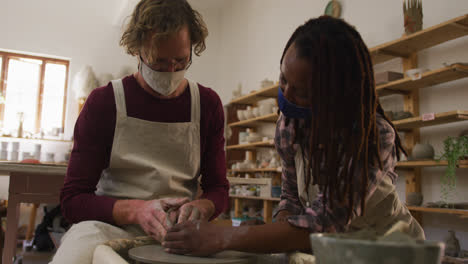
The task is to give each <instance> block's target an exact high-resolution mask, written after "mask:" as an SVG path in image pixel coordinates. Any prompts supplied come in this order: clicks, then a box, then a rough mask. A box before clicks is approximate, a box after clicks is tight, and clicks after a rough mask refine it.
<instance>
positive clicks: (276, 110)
mask: <svg viewBox="0 0 468 264" xmlns="http://www.w3.org/2000/svg"><path fill="white" fill-rule="evenodd" d="M278 110H279V107H277V106H273V108H272V111H273V114H276V113H278Z"/></svg>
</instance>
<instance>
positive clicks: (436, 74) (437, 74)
mask: <svg viewBox="0 0 468 264" xmlns="http://www.w3.org/2000/svg"><path fill="white" fill-rule="evenodd" d="M466 77H468V65H463V64H454V65H451V66H447V67H443V68H441V69H437V70H433V71H428V72H425V73H423V74H422V75H421V79H419V80H414V81H413V80H412V79H411V78H410V77H405V78H403V79H400V80H396V81H393V82H389V83H386V84H382V85H378V86H377V87H376V90H377V93H378V95H379V96H387V95H392V94H408V93H410V92H411V91H413V90H416V89H419V88H425V87H428V86H432V85H437V84H441V83H446V82H450V81H455V80H458V79H462V78H466Z"/></svg>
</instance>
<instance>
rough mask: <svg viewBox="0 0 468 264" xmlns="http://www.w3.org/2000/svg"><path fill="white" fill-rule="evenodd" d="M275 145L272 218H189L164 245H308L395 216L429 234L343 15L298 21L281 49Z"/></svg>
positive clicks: (194, 249) (385, 225) (384, 225)
mask: <svg viewBox="0 0 468 264" xmlns="http://www.w3.org/2000/svg"><path fill="white" fill-rule="evenodd" d="M280 69H281V75H280V85H279V86H280V88H279V91H278V102H279V108H280V111H281V115H280V117H279V119H278V122H277V127H276V136H275V144H276V149H277V151H278V153H279V154H280V156H281V159H282V163H283V164H282V165H283V172H282V195H281V202H280V205H279V209H278V210H277V213H276V222H275V223H272V224H265V225H259V226H241V227H220V226H216V225H212V224H209V223H201V222H189V223H184V224H181V225H178V226H175V227H174V228H173V229H172V230H170V231H169V232H168V234H167V235H166V237H165V242H163V246H164V247H165V248H166V250H167V251H168V252H172V253H178V254H193V255H206V254H211V253H214V252H218V251H221V250H226V249H229V250H240V251H248V252H262V253H266V252H287V251H293V250H310V243H309V234H310V233H317V232H328V233H330V232H332V233H333V232H352V231H358V230H361V229H372V230H375V232H376V233H377V234H378V235H382V234H384V233H385V232H386V231H388V230H389V229H390V228H391V227H392V226H393V225H394V224H395V223H397V222H399V221H403V222H405V223H407V224H408V230H407V232H408V234H409V235H411V236H412V237H414V238H418V239H424V233H423V230H422V228H421V227H420V226H419V224H418V223H417V222H416V221H415V220H414V219H413V217H412V216H411V214H410V213H409V211H408V209H407V208H406V206H405V205H403V204H402V203H401V202H400V200H399V198H398V195H397V193H396V191H395V186H394V183H395V181H396V179H397V177H398V175H397V174H396V173H395V165H396V162H397V158H398V157H399V154H400V152H401V151H402V152H404V150H403V148H402V146H401V143H400V139H399V137H398V134H397V133H396V130H395V128H394V126H393V125H392V123H391V122H390V121H388V119H387V118H386V117H385V115H384V112H383V109H382V107H381V106H380V103H379V100H378V98H377V96H376V92H375V82H374V73H373V69H372V62H371V58H370V55H369V51H368V49H367V47H366V45H365V44H364V41H363V40H362V38H361V36H360V35H359V33H358V32H357V31H356V30H355V29H354V28H353V27H351V26H350V25H348V24H347V23H346V22H344V21H343V20H339V19H334V18H331V17H320V18H317V19H312V20H309V21H307V22H306V23H305V24H304V25H302V26H300V27H299V28H297V30H296V31H295V32H294V33H293V35H292V37H291V39H290V40H289V41H288V43H287V45H286V48H285V50H284V52H283V56H282V58H281V67H280Z"/></svg>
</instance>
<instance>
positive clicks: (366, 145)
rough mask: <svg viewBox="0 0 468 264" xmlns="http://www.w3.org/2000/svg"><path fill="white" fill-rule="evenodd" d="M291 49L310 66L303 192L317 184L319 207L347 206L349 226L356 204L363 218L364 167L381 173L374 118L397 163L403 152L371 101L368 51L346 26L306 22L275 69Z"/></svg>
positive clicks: (333, 21) (327, 20)
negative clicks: (309, 113)
mask: <svg viewBox="0 0 468 264" xmlns="http://www.w3.org/2000/svg"><path fill="white" fill-rule="evenodd" d="M293 44H294V45H295V48H296V51H297V56H298V57H299V58H301V59H306V60H308V62H309V63H310V65H311V72H310V75H311V76H312V84H311V85H310V87H308V89H307V98H309V100H310V105H311V107H312V112H313V118H312V119H311V122H310V133H309V134H308V136H306V139H305V140H304V142H302V144H301V145H302V146H303V148H305V151H304V152H305V159H306V161H307V162H304V164H305V165H304V166H305V168H304V170H305V172H306V173H305V178H306V184H305V186H306V187H305V188H306V190H307V186H309V184H310V182H311V180H313V184H318V186H319V188H320V190H321V191H322V193H323V194H324V197H323V206H324V207H325V206H327V204H328V206H330V208H333V207H334V206H335V203H339V204H343V203H344V204H347V205H348V206H347V208H348V212H347V222H349V220H350V219H351V216H352V213H353V208H354V206H355V204H356V203H358V202H360V205H361V215H363V214H364V211H365V197H366V194H367V186H368V173H369V166H378V167H380V169H382V161H381V158H380V155H379V135H378V129H377V124H376V113H379V114H381V115H382V116H383V118H385V120H387V121H388V122H389V123H390V124H391V126H392V128H393V129H394V130H395V136H396V139H395V144H396V153H397V157H399V156H400V151H403V152H404V153H405V154H406V152H405V150H404V149H403V147H402V145H401V141H400V138H399V136H398V134H397V133H396V129H395V127H394V126H393V124H392V123H391V122H390V121H389V120H388V118H387V117H385V114H384V111H383V109H382V107H381V105H380V103H379V100H378V97H377V95H376V91H375V81H374V72H373V68H372V62H371V57H370V54H369V50H368V49H367V47H366V45H365V44H364V41H363V40H362V38H361V36H360V34H359V33H358V32H357V31H356V30H355V29H354V28H353V27H352V26H350V25H349V24H347V23H346V22H344V21H343V20H341V19H336V18H332V17H328V16H322V17H319V18H316V19H311V20H309V21H307V22H306V23H305V24H304V25H301V26H300V27H298V28H297V29H296V31H295V32H294V33H293V34H292V36H291V38H290V39H289V41H288V43H287V45H286V48H285V49H284V52H283V56H282V58H281V63H282V62H283V58H284V56H285V54H286V51H287V50H288V49H289V47H291V45H293ZM296 124H297V122H296ZM296 131H297V129H296ZM297 135H301V133H298V134H297ZM297 137H298V136H296V139H295V140H298V138H297ZM304 145H305V147H304ZM343 164H345V165H343ZM340 168H341V169H340Z"/></svg>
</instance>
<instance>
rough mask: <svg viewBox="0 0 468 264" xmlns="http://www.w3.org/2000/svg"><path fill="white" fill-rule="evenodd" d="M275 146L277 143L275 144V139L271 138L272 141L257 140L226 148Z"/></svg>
mask: <svg viewBox="0 0 468 264" xmlns="http://www.w3.org/2000/svg"><path fill="white" fill-rule="evenodd" d="M274 147H275V144H274V142H273V140H270V141H266V142H255V143H249V144H242V145H232V146H227V147H226V150H233V149H256V148H274Z"/></svg>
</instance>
